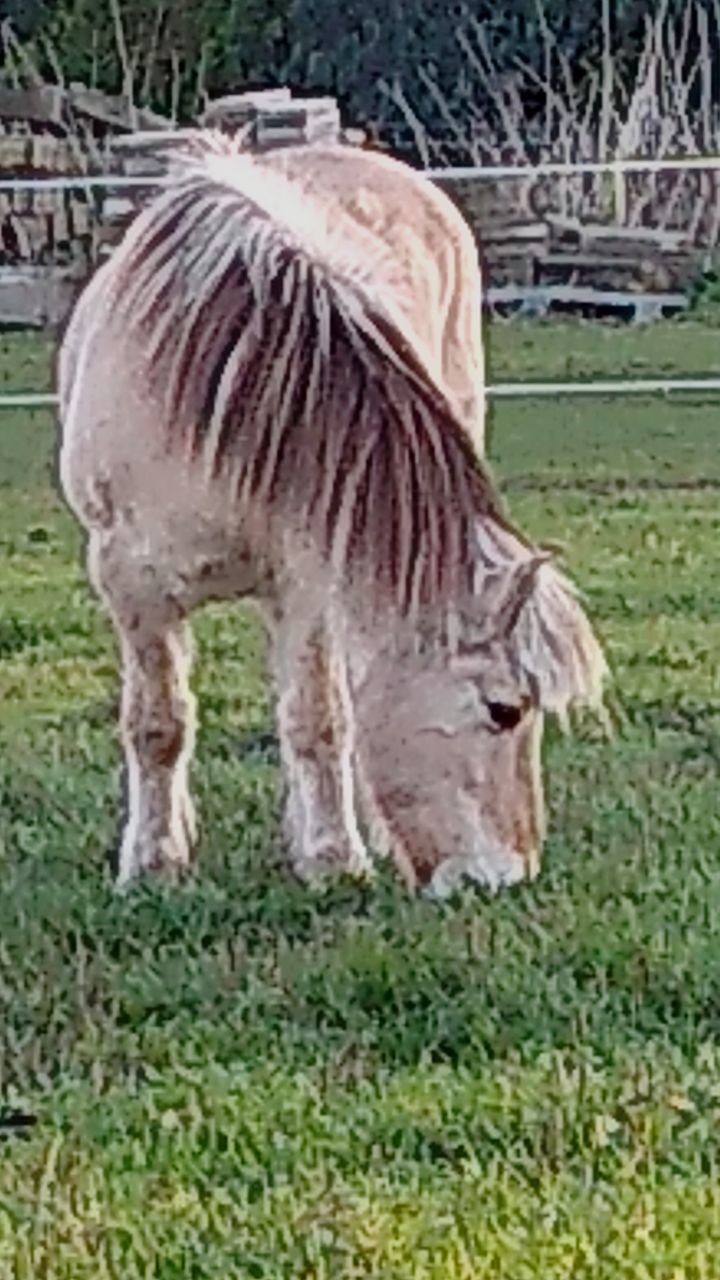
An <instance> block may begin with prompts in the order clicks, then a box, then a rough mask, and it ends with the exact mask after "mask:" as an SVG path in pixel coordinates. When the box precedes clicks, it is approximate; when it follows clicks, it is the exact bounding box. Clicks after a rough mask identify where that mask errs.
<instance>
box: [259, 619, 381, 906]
mask: <svg viewBox="0 0 720 1280" xmlns="http://www.w3.org/2000/svg"><path fill="white" fill-rule="evenodd" d="M275 658H276V678H277V681H278V729H279V736H280V748H281V754H282V761H283V767H284V772H285V778H286V784H287V799H286V805H285V816H284V824H283V825H284V834H285V840H286V844H287V846H288V852H289V856H290V861H291V864H292V867H293V869H294V871H295V873H296V874H297V875H298V876H299V878H300V879H302V880H304V881H306V882H309V883H312V882H313V881H318V880H324V879H325V878H326V877H328V876H329V875H332V874H333V873H337V872H343V871H344V872H347V873H349V874H351V875H355V876H358V877H363V876H367V875H369V874H370V872H371V869H372V868H371V863H370V859H369V857H368V854H367V851H366V849H365V845H364V843H363V840H362V837H361V835H360V832H359V830H358V826H357V818H356V809H355V780H354V762H353V757H354V750H355V717H354V712H353V705H352V699H351V696H350V690H349V687H348V678H347V671H346V666H345V661H344V658H343V654H342V652H341V650H340V647H339V646H338V644H337V642H336V641H335V640H333V639H332V638H331V634H330V630H329V628H328V627H327V626H326V624H325V622H324V621H321V622H318V623H317V624H315V625H314V626H313V627H311V628H310V629H309V630H308V631H307V632H306V633H305V634H304V635H303V636H302V637H301V638H299V637H298V635H297V634H293V632H292V628H291V627H290V626H289V625H288V619H287V617H286V619H285V621H284V622H283V623H281V624H280V627H279V628H278V630H277V631H276V635H275Z"/></svg>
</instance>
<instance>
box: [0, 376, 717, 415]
mask: <svg viewBox="0 0 720 1280" xmlns="http://www.w3.org/2000/svg"><path fill="white" fill-rule="evenodd" d="M707 391H710V392H715V393H717V392H720V378H674V379H673V378H630V379H628V380H627V381H625V382H623V381H622V380H617V381H613V380H608V381H598V382H496V383H490V384H489V385H488V386H486V388H485V393H486V395H487V396H488V397H489V398H490V399H493V400H508V399H525V398H526V397H527V398H532V399H535V398H536V397H544V396H592V395H597V396H614V395H657V394H658V393H660V394H664V395H670V394H672V393H673V392H680V393H682V392H685V393H686V394H687V393H689V394H692V393H698V392H701V393H703V392H707ZM57 402H58V398H57V396H56V395H55V394H53V393H52V392H49V391H48V392H33V391H28V392H25V391H20V392H15V393H12V392H11V393H9V394H7V395H2V396H0V410H1V409H45V408H54V407H55V406H56V405H57Z"/></svg>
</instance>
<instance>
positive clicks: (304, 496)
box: [114, 137, 526, 612]
mask: <svg viewBox="0 0 720 1280" xmlns="http://www.w3.org/2000/svg"><path fill="white" fill-rule="evenodd" d="M373 253H374V254H375V255H377V253H378V249H377V244H376V242H375V240H374V239H373V238H372V237H368V241H367V243H364V242H363V239H362V236H361V234H360V233H359V231H358V228H357V226H356V224H354V223H353V224H352V226H351V227H349V226H345V225H343V223H342V220H340V219H339V218H338V216H337V214H335V215H334V221H333V225H332V226H329V225H327V218H326V216H325V215H324V210H323V208H322V205H321V204H320V203H319V202H318V201H315V200H313V198H312V195H311V194H310V193H309V192H308V190H307V187H306V186H300V184H298V183H295V182H293V181H292V180H291V179H289V178H286V177H285V176H284V175H279V174H277V173H274V172H272V171H271V170H270V169H269V168H268V167H263V165H262V162H261V161H259V160H256V159H254V158H251V157H249V156H248V155H246V154H242V153H239V152H238V151H237V149H236V148H235V147H234V145H233V144H232V143H231V142H228V141H223V140H219V139H218V138H214V137H212V138H210V139H209V140H208V141H207V144H206V145H205V146H202V145H196V147H195V148H194V154H192V153H191V154H190V155H185V156H182V155H179V156H178V157H177V160H176V167H175V172H174V173H173V174H172V175H171V178H170V181H169V183H168V186H167V189H166V190H165V191H164V192H163V193H162V194H161V195H160V196H159V197H158V198H157V199H156V200H154V201H153V203H152V204H150V206H149V207H148V208H146V209H145V210H144V211H143V212H142V213H141V214H140V215H139V217H138V218H137V219H136V221H135V223H134V224H133V226H132V227H131V229H130V231H129V233H128V234H127V236H126V238H125V240H124V242H123V243H122V245H121V246H120V248H119V250H118V251H117V253H116V258H115V264H114V281H115V293H116V299H117V305H118V306H119V307H121V309H122V312H123V316H124V320H125V323H126V325H128V326H129V331H130V332H134V333H135V334H137V336H138V338H139V340H140V341H139V346H140V347H141V350H142V351H143V353H144V356H145V359H144V369H145V376H146V377H147V378H148V380H149V381H150V382H151V383H152V384H153V391H154V394H155V395H157V394H158V393H159V392H160V393H161V394H162V395H163V396H164V398H165V420H166V424H167V427H168V431H169V437H168V443H169V445H170V446H171V447H172V446H173V445H177V446H179V445H180V443H181V442H182V444H183V445H184V447H185V448H186V449H187V451H188V454H189V455H191V456H192V457H194V458H199V459H202V460H204V462H205V465H206V466H207V467H208V468H209V469H210V470H211V472H212V474H215V475H217V474H219V473H221V472H222V471H224V470H226V469H227V468H232V469H233V473H234V474H235V475H236V477H237V492H238V496H239V498H241V499H243V500H248V501H251V502H252V500H253V499H262V501H263V503H264V505H265V506H266V507H267V509H268V513H269V514H270V515H271V516H272V514H273V512H276V513H277V514H278V515H279V516H280V517H281V518H286V517H287V516H288V515H291V516H292V517H294V519H295V521H296V522H297V519H298V517H300V518H301V520H302V521H303V522H304V523H305V525H306V529H307V532H308V533H310V534H311V535H312V536H313V539H314V541H315V542H316V544H317V545H319V547H320V548H321V549H322V551H323V552H324V553H325V554H326V555H327V556H328V558H329V559H331V560H332V562H333V564H334V566H335V567H336V568H337V570H338V571H340V572H342V573H343V574H344V575H345V574H347V573H348V572H349V573H351V574H353V575H354V574H355V573H356V572H357V571H358V570H360V571H361V572H362V571H363V570H364V572H365V574H366V576H367V578H368V579H369V580H371V581H374V582H376V583H378V584H382V585H383V586H384V587H385V588H386V589H388V588H389V589H390V591H391V592H392V596H393V598H394V603H395V604H396V605H397V606H398V607H399V608H400V610H401V611H402V612H408V611H411V610H412V608H413V607H414V606H417V605H420V604H423V603H424V604H431V603H440V602H441V601H442V600H448V599H450V598H452V597H454V596H456V595H457V594H458V593H467V591H468V589H469V586H470V583H471V581H472V569H473V566H474V565H475V564H476V553H475V551H474V549H473V544H474V539H473V538H472V537H471V532H472V529H473V527H474V526H475V525H476V524H477V521H478V520H479V519H482V520H492V521H494V522H496V523H497V524H499V525H501V526H502V527H503V528H505V529H507V530H508V531H509V530H510V525H509V523H508V521H507V518H506V516H505V515H504V513H503V511H502V509H501V505H500V500H499V497H498V494H497V492H496V489H495V485H494V483H493V480H492V477H491V475H490V473H489V471H488V469H487V468H486V467H485V466H484V465H483V464H482V463H481V462H480V460H479V459H478V457H477V456H476V454H475V451H474V449H473V445H472V442H471V440H470V439H469V436H468V434H467V432H466V429H465V427H464V426H463V425H462V423H460V422H459V421H458V419H457V417H456V415H455V413H454V411H453V409H452V407H451V405H450V402H449V400H448V398H447V397H446V395H445V393H444V391H443V390H442V389H441V387H440V386H438V385H437V383H436V382H435V380H434V378H433V376H432V374H431V373H430V372H429V370H428V368H427V365H426V362H425V360H424V358H423V355H422V353H421V352H420V351H419V350H418V349H417V347H416V344H415V343H414V341H413V338H412V335H411V334H410V333H409V332H408V330H407V328H406V326H405V324H404V322H403V320H402V318H401V316H400V314H399V313H398V312H395V311H394V310H393V307H392V301H391V300H390V299H388V298H387V297H379V296H377V293H376V291H375V289H374V286H373V276H374V272H373V265H374V264H373V259H372V254H373ZM386 278H387V277H386ZM512 532H513V536H514V537H515V538H516V539H517V541H518V542H519V543H520V545H521V546H522V547H524V546H526V540H525V539H524V538H523V537H522V535H521V534H520V533H519V532H517V531H515V530H513V531H512ZM385 598H386V599H387V593H386V597H385Z"/></svg>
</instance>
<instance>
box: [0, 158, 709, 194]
mask: <svg viewBox="0 0 720 1280" xmlns="http://www.w3.org/2000/svg"><path fill="white" fill-rule="evenodd" d="M718 169H720V156H679V157H676V158H674V159H673V158H668V159H667V160H663V159H657V158H654V159H638V160H597V161H595V160H592V161H591V160H588V161H579V162H577V163H571V162H567V163H566V162H564V161H548V162H547V163H546V164H537V165H467V166H463V165H459V166H455V167H449V168H445V169H418V170H417V172H418V173H420V174H421V175H422V176H423V177H425V178H430V179H435V178H441V179H445V178H487V179H488V180H494V179H496V178H530V177H535V178H541V177H545V176H547V177H572V176H573V174H577V175H581V174H592V173H615V174H619V173H665V172H668V173H671V172H682V171H684V170H687V171H692V170H695V171H700V172H703V171H704V170H718ZM166 179H167V175H166V174H164V173H157V174H143V175H141V176H137V175H135V176H133V175H129V174H111V173H95V174H88V173H82V174H77V175H70V176H68V175H63V176H56V177H53V178H0V191H67V190H73V189H77V188H82V187H86V188H92V187H105V186H107V187H116V188H121V187H128V188H130V187H150V186H153V185H154V184H156V183H162V182H164V181H166Z"/></svg>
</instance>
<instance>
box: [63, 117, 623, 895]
mask: <svg viewBox="0 0 720 1280" xmlns="http://www.w3.org/2000/svg"><path fill="white" fill-rule="evenodd" d="M293 150H294V152H295V154H294V155H293V156H291V155H290V152H289V151H288V152H287V153H282V154H281V153H276V154H272V153H270V154H269V155H266V156H251V155H249V154H247V153H246V152H244V151H243V150H242V149H241V148H240V147H238V146H237V145H236V144H234V143H233V142H232V141H230V140H228V139H226V138H223V137H221V136H218V135H214V134H206V135H201V136H199V137H196V138H195V143H194V145H193V146H192V147H185V148H183V147H182V146H179V147H178V150H177V152H176V153H175V155H174V162H173V165H172V166H171V172H170V174H169V175H168V178H167V180H166V182H165V183H164V185H163V189H162V190H161V191H160V192H159V193H158V194H157V196H156V197H155V198H154V199H153V200H152V201H151V202H150V203H149V204H148V205H147V206H146V207H145V208H144V209H143V210H142V211H141V212H140V213H139V214H138V216H137V217H136V218H135V220H134V221H133V223H132V224H131V225H130V227H129V229H128V230H127V232H126V233H125V236H124V237H123V239H122V241H121V243H120V244H119V246H118V247H117V248H116V250H115V251H114V253H113V255H112V256H111V257H110V258H109V259H108V260H107V261H106V262H105V263H104V264H103V266H102V267H101V268H100V269H99V270H98V271H97V272H96V273H95V275H94V276H93V277H92V279H91V280H90V282H89V283H88V284H87V286H86V287H85V289H84V291H83V292H82V294H81V295H80V297H79V299H78V301H77V303H76V306H75V308H74V311H73V313H72V316H71V318H70V321H69V324H68V327H67V330H66V333H65V336H64V339H63V341H62V343H61V346H60V350H59V353H58V399H59V406H60V407H59V415H60V450H59V464H60V465H59V475H60V484H61V488H62V491H63V493H64V495H65V498H66V501H67V502H68V505H69V506H70V508H71V510H72V511H73V512H74V514H75V516H76V518H77V519H78V521H79V523H80V525H81V526H82V528H83V529H84V531H85V534H86V538H87V566H88V574H89V578H90V581H91V583H92V585H93V587H94V589H95V590H96V592H97V593H98V595H99V597H100V598H101V599H102V600H103V601H104V603H105V605H106V607H107V609H108V611H109V613H110V616H111V618H112V620H113V623H114V626H115V629H116V632H117V636H118V641H119V647H120V653H121V658H122V697H121V712H120V723H121V737H122V744H123V752H124V760H125V772H126V805H127V812H126V816H125V823H124V830H123V835H122V840H121V845H120V850H119V854H118V864H117V873H116V884H117V885H118V887H121V888H122V887H124V886H126V885H129V884H130V883H131V882H132V881H134V880H135V879H136V878H137V877H139V876H142V875H154V874H159V875H166V876H169V877H170V878H175V877H177V876H181V875H183V874H184V873H185V872H186V871H187V870H188V868H189V867H190V866H191V862H192V851H193V847H194V845H195V842H196V819H195V812H194V806H193V802H192V799H191V795H190V791H189V786H188V769H189V763H190V760H191V757H192V753H193V748H194V734H195V719H196V708H195V699H194V696H193V694H192V692H191V689H190V683H189V675H190V666H191V644H190V632H189V624H188V619H189V616H190V614H191V613H192V611H193V610H194V609H195V608H197V607H198V606H200V605H202V604H203V603H205V602H207V601H209V600H211V599H215V600H222V599H246V600H250V601H252V602H253V603H254V604H255V606H256V607H257V608H258V610H259V611H260V614H261V616H262V617H263V619H264V621H265V624H266V627H267V630H268V634H269V638H270V659H271V668H272V674H273V678H274V682H275V686H276V692H277V723H278V731H279V738H280V744H281V758H282V764H283V771H284V775H285V780H286V787H287V796H286V801H285V812H284V820H283V831H284V837H285V841H286V844H287V848H288V855H289V861H290V864H291V866H292V867H293V869H294V871H295V872H296V874H297V875H298V876H300V877H301V878H302V879H303V880H304V881H306V882H309V883H314V882H315V881H317V880H318V879H319V880H323V879H324V878H325V877H326V876H327V875H328V874H334V873H336V872H338V871H347V872H350V873H352V874H354V875H360V876H364V875H369V874H370V873H371V871H372V861H371V859H370V856H369V854H368V851H367V847H366V842H365V840H364V838H363V835H362V832H361V827H362V826H364V827H365V828H366V830H367V831H368V832H369V833H370V835H371V837H372V841H373V845H374V846H375V845H376V847H377V849H378V851H379V852H388V853H390V854H391V855H392V856H393V858H394V860H395V864H396V866H397V867H398V869H399V871H400V872H401V874H402V875H403V876H404V877H405V879H406V881H407V883H408V885H409V886H410V887H412V888H415V887H417V888H420V889H422V890H424V891H426V892H429V893H430V894H433V895H435V896H440V897H442V896H445V895H446V894H448V893H450V892H452V891H453V889H454V888H455V887H456V886H457V884H458V883H459V882H460V881H462V880H463V879H464V878H465V877H469V878H470V879H471V880H475V881H477V882H478V883H480V884H483V885H485V886H487V887H488V888H490V889H492V890H494V889H496V888H498V887H500V886H501V885H504V884H512V883H516V882H518V881H520V880H523V879H525V878H528V877H532V876H534V875H535V874H537V870H538V866H539V853H540V847H541V844H542V840H543V837H544V818H543V813H542V780H541V774H540V760H539V757H540V742H541V735H542V725H543V716H544V714H545V713H546V712H554V713H556V714H558V715H559V716H560V717H562V718H565V717H566V715H567V711H568V709H569V708H570V707H571V706H574V705H590V706H596V707H599V706H600V705H601V701H602V690H603V683H604V679H605V676H606V674H607V668H606V663H605V659H604V655H603V652H602V648H601V645H600V643H599V641H598V639H597V637H596V636H595V634H594V632H593V629H592V627H591V624H590V622H589V620H588V618H587V616H586V614H585V612H584V610H583V608H582V606H581V604H580V602H579V599H578V597H577V593H576V591H575V589H574V587H573V586H572V584H571V583H570V581H569V580H568V579H567V578H566V577H565V576H564V575H563V574H562V573H561V572H560V571H559V569H558V568H557V567H556V565H555V564H554V563H552V561H551V560H550V558H549V557H548V555H547V553H545V552H543V551H541V550H540V549H539V548H538V547H536V546H535V545H534V544H533V543H532V542H531V540H530V539H529V538H527V537H526V536H525V535H523V534H522V533H521V532H520V530H519V529H518V528H517V527H516V526H514V525H513V523H512V522H511V520H510V518H509V516H508V515H507V513H506V512H505V510H504V507H503V505H502V503H501V500H500V498H499V495H498V492H497V489H496V486H495V483H494V481H493V478H492V476H491V474H490V471H489V469H488V468H487V466H486V465H485V464H484V463H483V462H482V460H481V457H480V452H479V449H478V448H477V444H478V438H479V431H480V428H481V410H482V399H481V396H480V397H479V398H478V392H477V389H475V391H474V392H473V393H472V396H471V395H470V391H469V384H470V381H471V375H469V374H468V370H469V369H472V367H473V366H474V364H475V362H476V361H477V359H478V340H477V335H476V331H475V330H474V328H473V325H474V323H475V322H470V321H469V320H468V326H469V327H468V330H467V332H469V334H470V346H471V349H472V353H471V355H470V356H467V362H466V367H465V371H464V372H463V371H461V372H460V374H459V375H458V374H457V373H456V374H455V382H453V375H452V374H451V375H450V377H449V378H448V372H447V371H448V369H449V368H451V367H452V366H453V362H454V367H455V369H456V370H457V369H460V368H461V366H462V363H463V357H462V355H461V354H459V353H458V349H457V346H456V347H455V350H454V351H452V350H451V351H450V357H449V358H448V357H447V355H446V357H445V359H444V360H443V356H442V349H443V343H444V342H445V331H444V330H443V329H442V326H441V330H440V331H439V330H438V327H437V318H434V319H431V320H430V322H429V323H426V325H425V328H424V329H423V317H422V316H418V314H417V308H415V307H413V305H412V295H413V279H414V278H415V276H417V277H419V278H420V279H421V280H424V281H427V280H428V279H429V271H428V267H427V259H428V257H429V256H430V252H429V251H423V246H422V242H421V241H420V240H418V242H417V243H416V244H415V246H414V248H413V247H411V246H409V245H405V249H404V253H398V254H396V253H395V252H394V249H395V247H396V246H395V245H389V244H388V241H387V240H384V239H383V235H382V234H380V233H378V232H377V231H376V230H374V229H373V215H372V211H371V212H370V214H368V213H367V206H366V212H365V214H364V215H363V216H362V217H361V216H358V213H357V208H358V207H360V206H358V205H357V203H356V208H355V212H353V211H352V210H350V211H347V210H346V209H345V208H344V206H343V201H342V200H341V199H328V198H327V193H326V192H323V191H322V187H321V183H320V182H318V184H317V186H316V185H315V184H314V182H313V170H314V168H317V171H318V172H319V171H320V169H321V167H322V164H325V166H326V173H327V172H329V171H330V168H331V162H332V160H333V158H332V157H331V156H330V155H327V156H326V157H325V159H324V160H323V161H322V162H321V161H319V160H318V153H317V152H316V149H315V148H313V147H309V148H297V149H293ZM330 150H331V149H330V148H328V153H329V152H330ZM301 152H302V153H303V154H302V155H301V154H300V153H301ZM341 157H342V158H341ZM355 158H357V157H355ZM378 159H379V158H378V157H373V158H372V160H373V164H375V165H377V163H378ZM335 160H336V161H337V164H338V166H340V165H342V164H344V163H345V155H344V154H343V152H342V149H341V148H337V155H336V156H335ZM391 163H392V164H394V165H395V166H396V167H395V169H394V170H393V180H397V183H398V188H397V189H398V191H399V187H400V185H401V183H402V174H401V172H400V171H401V169H402V168H404V166H399V165H398V163H397V162H391ZM338 172H339V169H338ZM377 172H378V173H379V172H380V171H379V169H378V170H377ZM388 172H389V170H388ZM407 174H408V175H411V174H412V171H411V170H410V169H408V170H407ZM420 181H422V179H419V178H418V177H417V175H414V174H412V177H410V176H408V178H407V181H406V190H407V199H408V201H409V200H410V199H411V197H412V196H413V195H414V193H415V191H416V190H417V185H418V183H419V182H420ZM363 183H364V184H365V185H366V186H367V187H368V190H369V191H371V192H372V194H377V195H378V196H379V197H380V198H382V194H383V191H384V190H385V187H384V184H383V182H382V181H378V182H377V184H376V186H375V188H374V189H373V181H372V178H371V177H369V175H368V172H367V169H366V171H365V173H364V174H363V176H362V179H361V184H360V185H362V184H363ZM431 198H434V197H431ZM442 199H445V198H444V197H442ZM398 202H399V203H398V208H400V207H402V200H401V197H400V196H398ZM446 203H447V207H448V208H451V206H450V202H449V201H447V202H446ZM370 206H372V201H371V202H370ZM377 207H379V205H378V206H377ZM453 216H454V215H453ZM458 217H459V215H458ZM401 238H402V237H401V236H400V233H399V232H397V233H396V240H398V239H401ZM465 243H466V244H467V239H466V241H465ZM431 249H432V247H431ZM443 251H444V252H449V250H447V249H446V248H445V247H443ZM413 255H415V258H416V259H417V260H416V261H415V268H414V271H413V261H414V258H413ZM458 287H459V285H458V283H457V282H456V284H455V288H456V290H457V288H458ZM451 292H452V290H451ZM420 296H423V295H422V292H421V294H420ZM424 296H427V295H424ZM474 300H475V304H476V305H477V302H478V298H477V296H475V297H474ZM464 302H465V305H466V306H468V308H469V304H468V303H467V300H464ZM444 314H445V315H446V316H447V315H448V314H452V303H451V304H450V305H449V306H448V307H446V309H445V313H444ZM467 315H468V316H469V309H468V311H467ZM425 319H426V320H428V317H425ZM433 326H434V327H433ZM433 335H434V336H433ZM438 335H439V336H438ZM473 335H475V336H473ZM446 346H447V348H448V349H451V348H452V347H453V343H452V342H448V343H446ZM473 397H474V398H473Z"/></svg>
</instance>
